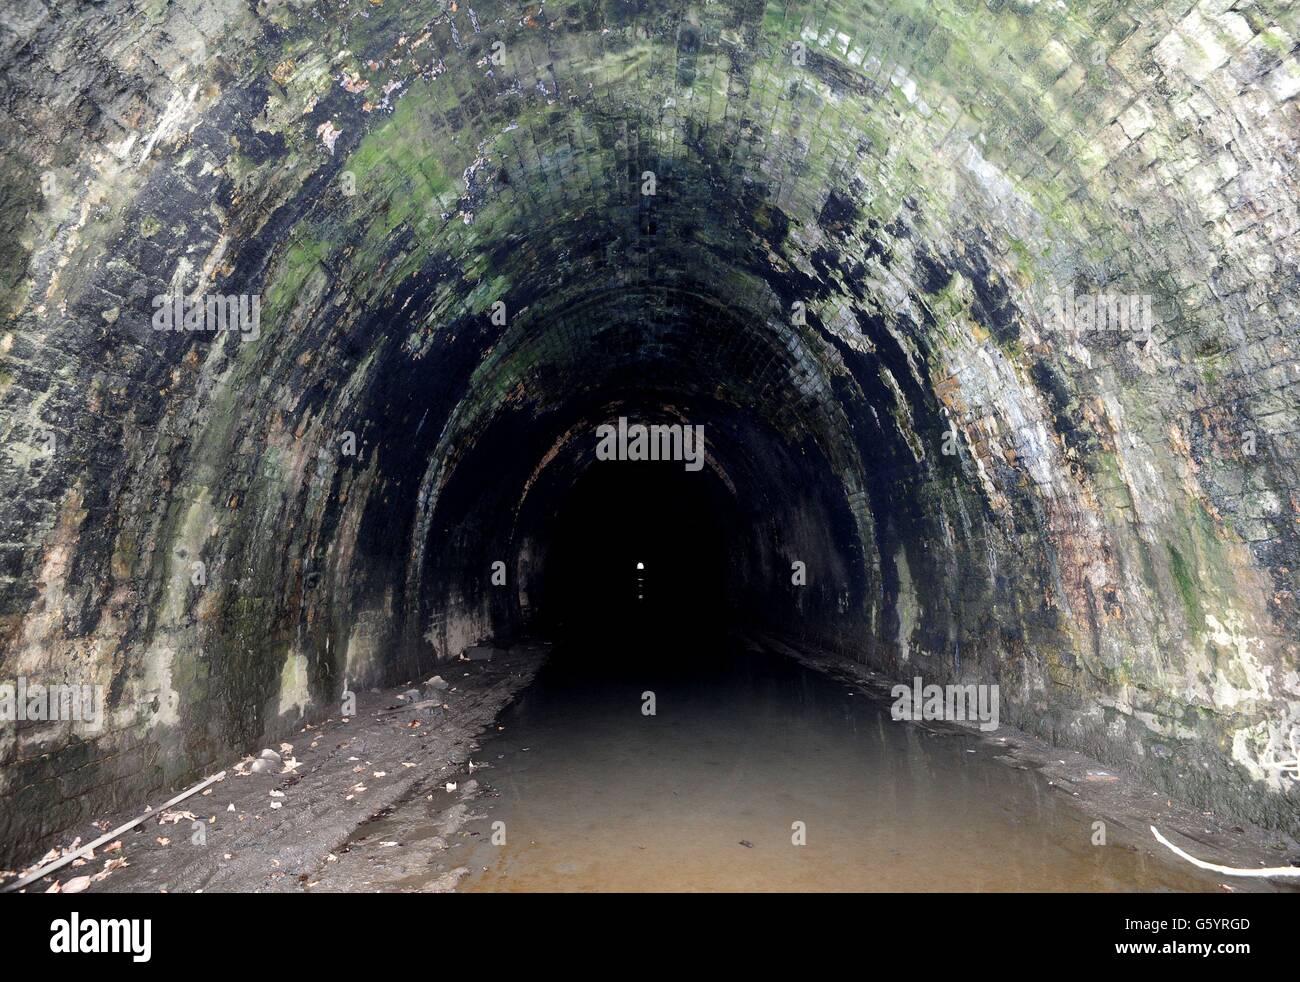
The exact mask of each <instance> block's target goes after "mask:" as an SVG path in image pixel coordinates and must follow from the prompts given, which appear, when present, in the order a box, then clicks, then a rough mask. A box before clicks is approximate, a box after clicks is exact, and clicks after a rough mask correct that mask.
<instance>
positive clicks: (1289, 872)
mask: <svg viewBox="0 0 1300 982" xmlns="http://www.w3.org/2000/svg"><path fill="white" fill-rule="evenodd" d="M1151 834H1152V835H1154V836H1155V837H1156V841H1157V842H1159V843H1160V844H1161V845H1164V846H1168V847H1169V849H1170V850H1171V851H1172V852H1173V853H1174V855H1176V856H1181V857H1182V858H1183V859H1185V860H1187V861H1188V862H1189V863H1191V864H1192V865H1193V866H1199V867H1200V868H1201V869H1208V870H1210V871H1212V872H1215V873H1223V874H1224V875H1225V876H1264V877H1268V876H1300V867H1296V866H1265V867H1262V868H1260V869H1242V868H1240V867H1237V866H1218V865H1216V864H1214V863H1207V862H1206V861H1205V860H1203V859H1197V858H1196V857H1195V856H1192V855H1190V854H1188V853H1185V852H1183V850H1181V849H1179V848H1178V847H1177V846H1176V845H1174V844H1173V843H1172V842H1170V841H1169V840H1168V839H1166V838H1165V837H1164V836H1163V835H1161V834H1160V832H1159V830H1157V829H1156V827H1155V826H1154V825H1152V826H1151Z"/></svg>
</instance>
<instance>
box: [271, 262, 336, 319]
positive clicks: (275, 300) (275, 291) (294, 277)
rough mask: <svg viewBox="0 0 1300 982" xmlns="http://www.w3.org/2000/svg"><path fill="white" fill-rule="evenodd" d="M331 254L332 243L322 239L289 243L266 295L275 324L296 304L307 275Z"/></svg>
mask: <svg viewBox="0 0 1300 982" xmlns="http://www.w3.org/2000/svg"><path fill="white" fill-rule="evenodd" d="M328 254H329V247H328V246H327V245H325V244H324V243H321V242H310V241H300V242H295V243H294V244H293V245H292V246H290V247H289V251H288V252H286V253H285V255H284V258H283V259H282V260H281V261H280V265H279V268H278V270H277V275H276V276H275V277H274V278H273V279H272V281H271V285H270V289H269V290H268V291H267V295H266V312H267V315H268V316H269V317H270V319H271V322H272V324H274V325H275V326H279V324H280V321H281V319H282V318H283V317H284V315H285V314H286V313H288V311H289V310H291V309H292V308H293V304H294V301H295V300H296V299H297V298H298V293H299V291H300V290H301V289H302V285H303V283H305V282H306V281H307V277H308V276H310V275H311V272H312V270H314V269H315V268H316V267H317V266H319V265H320V263H321V260H322V259H324V258H325V256H327V255H328Z"/></svg>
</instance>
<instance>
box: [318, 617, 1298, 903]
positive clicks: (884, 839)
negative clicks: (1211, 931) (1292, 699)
mask: <svg viewBox="0 0 1300 982" xmlns="http://www.w3.org/2000/svg"><path fill="white" fill-rule="evenodd" d="M650 698H653V700H654V703H653V714H651V713H650V712H649V707H650V704H649V702H648V700H649V699H650ZM1022 739H1023V740H1024V741H1025V743H1026V744H1027V746H1026V747H1025V748H1024V749H1025V751H1026V752H1025V753H1024V754H1023V755H1022V756H1020V757H1019V758H1013V757H1011V756H1009V755H1010V754H1012V753H1014V752H1015V751H1017V750H1018V749H1021V748H1020V747H1019V746H1018V744H1017V741H1018V740H1022ZM1034 742H1035V741H1033V740H1032V738H1028V737H1025V736H1024V735H1021V734H1017V735H1015V736H1011V737H1007V736H995V737H994V738H992V739H985V738H983V736H982V735H981V734H978V733H970V732H964V731H962V730H961V729H959V728H956V727H948V728H928V727H922V726H913V725H911V724H909V723H907V722H899V721H897V720H895V719H893V718H892V717H891V715H890V705H889V703H888V702H887V701H884V700H882V699H881V698H880V697H879V695H878V694H873V693H872V692H871V691H870V690H869V689H866V688H863V687H861V686H859V685H856V684H854V683H852V682H851V681H848V682H846V681H841V680H837V679H835V678H833V677H830V676H828V675H827V674H825V673H824V672H823V671H820V670H818V669H815V668H812V667H808V666H806V665H804V664H801V663H800V662H799V661H798V660H796V659H795V658H792V657H790V656H789V655H788V654H781V653H777V651H776V650H775V648H774V647H773V646H771V645H764V644H762V643H754V642H749V641H746V640H744V639H742V638H739V637H737V636H734V635H727V634H718V635H716V636H712V637H710V636H707V635H706V636H705V637H703V638H699V637H697V638H692V639H684V638H681V637H680V636H678V637H670V636H668V635H665V634H663V633H662V632H661V631H656V630H653V629H645V628H643V631H642V637H641V638H640V640H636V639H634V638H631V637H629V636H628V635H626V634H624V635H620V634H617V633H614V632H613V631H611V632H610V633H609V634H607V635H605V636H604V637H602V638H588V639H585V640H581V641H574V642H571V643H569V644H567V645H562V646H560V647H559V648H558V649H557V650H556V652H555V653H554V655H553V656H552V658H551V659H550V661H549V662H548V664H547V665H546V666H545V667H544V668H543V669H542V670H541V672H540V673H539V675H538V677H537V678H536V680H535V681H534V682H532V683H531V684H529V685H528V686H527V687H526V688H524V689H523V690H521V691H520V693H519V694H518V696H516V698H515V700H514V701H513V702H512V704H511V705H510V706H509V708H508V709H506V711H505V712H503V714H502V715H501V717H500V718H499V719H498V721H497V725H496V726H495V727H493V728H492V729H491V730H489V732H488V735H486V736H485V737H484V738H483V739H482V741H481V743H480V744H479V745H478V747H477V748H476V749H475V751H474V752H473V754H472V755H471V758H470V759H469V761H467V762H466V764H465V765H463V766H462V767H460V768H459V769H458V771H457V772H456V773H455V774H454V775H452V776H450V777H448V778H447V779H446V781H444V782H443V783H442V784H441V785H440V786H438V787H434V788H432V789H429V788H421V789H420V792H419V793H417V794H414V795H411V796H408V798H407V799H406V800H404V801H402V802H400V803H398V804H395V805H393V806H392V807H390V808H387V809H385V810H384V812H383V813H382V814H381V815H378V816H376V817H374V818H372V819H371V820H369V821H367V822H366V823H365V824H364V825H362V826H360V827H359V828H358V829H357V831H356V832H355V833H354V834H353V835H352V836H351V837H349V839H348V841H347V842H346V843H345V844H344V845H343V846H342V847H341V848H339V849H337V850H336V853H335V855H334V856H333V857H332V858H331V859H330V860H329V861H328V862H327V863H326V864H323V865H322V866H321V867H320V868H319V869H317V870H316V871H315V872H314V873H313V874H312V875H311V877H310V878H309V879H307V880H306V881H304V883H303V886H304V888H305V889H307V890H313V891H361V892H365V891H376V892H389V891H396V892H442V891H447V890H452V889H456V890H459V891H462V892H495V891H546V892H554V891H746V892H749V891H818V890H820V891H903V892H907V891H963V892H969V891H980V892H1008V891H1035V892H1038V891H1107V892H1111V891H1219V890H1222V889H1223V887H1222V882H1223V878H1222V877H1216V876H1215V875H1213V874H1211V873H1206V872H1203V871H1200V870H1196V869H1194V868H1192V867H1190V866H1188V865H1187V864H1185V863H1183V862H1182V861H1180V860H1178V859H1176V858H1175V857H1173V856H1171V855H1168V854H1165V855H1160V853H1161V852H1163V850H1162V849H1160V847H1159V846H1158V845H1156V843H1155V842H1154V841H1152V840H1151V839H1150V836H1149V835H1148V834H1146V829H1145V827H1144V826H1142V825H1141V824H1140V820H1141V819H1142V818H1143V817H1152V818H1155V817H1156V816H1158V820H1159V821H1161V822H1162V823H1164V824H1166V825H1167V827H1168V823H1169V822H1170V821H1171V820H1172V821H1173V822H1174V825H1173V828H1178V827H1179V825H1180V824H1183V823H1187V822H1189V821H1190V822H1193V823H1194V824H1195V825H1196V826H1198V828H1197V831H1196V834H1195V836H1194V838H1195V840H1196V842H1197V848H1198V849H1202V850H1204V849H1206V848H1208V849H1210V850H1211V851H1214V852H1220V851H1221V849H1222V847H1216V846H1214V845H1212V844H1211V843H1207V841H1206V837H1207V836H1210V837H1215V836H1216V833H1215V832H1214V831H1212V830H1211V829H1210V828H1207V827H1206V826H1207V825H1209V824H1216V823H1212V822H1209V821H1208V820H1207V819H1206V818H1205V817H1204V816H1200V817H1193V816H1192V815H1189V814H1177V815H1174V814H1171V813H1170V812H1169V811H1168V810H1167V809H1166V808H1164V807H1162V808H1159V809H1152V808H1151V806H1150V802H1149V800H1148V801H1145V802H1142V803H1141V804H1139V805H1138V807H1137V808H1136V809H1134V807H1133V803H1132V802H1131V801H1128V802H1125V801H1124V800H1123V795H1124V794H1126V793H1131V791H1132V789H1131V788H1128V787H1125V788H1124V791H1123V793H1121V792H1120V789H1119V787H1118V786H1119V785H1121V784H1124V785H1127V784H1128V782H1124V781H1123V780H1122V779H1121V778H1120V777H1118V776H1117V775H1115V774H1114V773H1113V772H1111V771H1107V770H1106V769H1104V768H1101V767H1100V766H1098V765H1096V763H1095V762H1091V766H1088V762H1086V761H1083V762H1081V763H1083V765H1084V766H1085V767H1086V772H1085V774H1084V775H1083V776H1082V782H1084V783H1087V782H1092V783H1093V787H1094V790H1097V789H1100V788H1105V789H1106V791H1105V792H1101V793H1097V794H1095V795H1090V796H1089V799H1088V801H1087V805H1086V807H1085V806H1084V805H1083V804H1081V803H1080V802H1079V801H1078V800H1077V796H1075V795H1074V793H1073V792H1072V791H1071V790H1070V788H1072V787H1073V786H1074V785H1073V784H1072V783H1071V782H1070V781H1069V780H1068V779H1066V778H1063V777H1060V775H1058V780H1053V779H1052V778H1050V777H1048V776H1046V775H1044V774H1043V773H1041V772H1040V770H1041V766H1042V764H1043V763H1045V762H1044V761H1036V760H1035V753H1036V752H1041V749H1039V750H1035V748H1033V747H1031V746H1028V745H1029V744H1033V743H1034ZM1052 763H1056V761H1055V759H1053V761H1052ZM1059 763H1060V764H1065V763H1066V762H1065V761H1059ZM1159 804H1160V805H1161V806H1164V805H1165V804H1166V803H1165V802H1163V801H1161V802H1160V803H1159ZM1102 820H1104V821H1105V822H1106V823H1108V830H1109V835H1110V841H1109V844H1108V845H1109V847H1107V848H1098V846H1097V844H1096V842H1095V841H1094V840H1095V836H1096V829H1095V827H1094V822H1097V821H1102ZM1226 831H1227V830H1226V829H1221V830H1219V831H1218V832H1217V837H1218V838H1220V840H1221V842H1222V844H1223V847H1227V851H1228V852H1232V851H1234V847H1235V851H1237V852H1238V853H1239V854H1238V856H1237V859H1242V858H1244V857H1252V856H1258V855H1260V854H1268V853H1269V852H1272V854H1273V857H1274V858H1276V848H1277V843H1276V841H1275V840H1270V839H1269V838H1268V837H1267V836H1261V835H1260V834H1259V831H1258V830H1255V832H1254V834H1253V835H1247V834H1246V833H1245V831H1244V830H1242V829H1240V828H1238V829H1237V830H1236V834H1235V835H1233V834H1224V833H1226ZM800 833H802V834H800ZM796 843H798V844H796ZM1264 843H1268V845H1267V846H1265V845H1264ZM1269 846H1272V849H1271V850H1270V849H1269V848H1268V847H1269ZM1251 888H1252V887H1250V886H1248V887H1247V889H1251ZM1253 888H1255V889H1265V890H1268V889H1271V888H1270V887H1269V886H1268V885H1267V884H1263V885H1258V884H1256V885H1255V886H1254V887H1253Z"/></svg>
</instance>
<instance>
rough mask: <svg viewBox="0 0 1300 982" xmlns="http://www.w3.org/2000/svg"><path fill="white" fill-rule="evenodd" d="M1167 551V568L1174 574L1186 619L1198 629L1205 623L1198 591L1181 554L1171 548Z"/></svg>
mask: <svg viewBox="0 0 1300 982" xmlns="http://www.w3.org/2000/svg"><path fill="white" fill-rule="evenodd" d="M1167 548H1168V549H1169V568H1170V570H1171V571H1172V572H1173V574H1174V582H1175V583H1177V584H1178V595H1179V596H1180V597H1182V600H1183V606H1184V607H1185V608H1186V609H1187V618H1188V621H1189V623H1191V624H1192V626H1193V627H1197V628H1199V627H1200V626H1201V625H1202V624H1204V623H1205V614H1204V611H1203V610H1202V609H1201V599H1200V589H1199V586H1198V584H1197V583H1196V580H1195V578H1194V576H1193V574H1192V571H1191V569H1190V568H1189V567H1188V565H1187V561H1186V560H1185V559H1183V554H1182V553H1181V552H1179V551H1178V550H1177V549H1176V548H1174V547H1173V546H1168V547H1167Z"/></svg>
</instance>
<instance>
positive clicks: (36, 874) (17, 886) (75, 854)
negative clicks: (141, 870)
mask: <svg viewBox="0 0 1300 982" xmlns="http://www.w3.org/2000/svg"><path fill="white" fill-rule="evenodd" d="M225 776H226V772H225V771H222V772H221V773H219V774H213V775H212V776H211V777H209V778H205V779H204V780H202V781H200V782H199V783H198V784H196V785H194V787H192V788H190V789H189V790H188V791H182V792H181V793H180V794H178V795H177V796H176V797H175V798H173V799H172V800H171V801H168V802H166V803H164V804H163V805H161V806H160V807H159V808H158V809H157V810H156V811H147V812H145V813H144V814H143V815H141V816H140V817H139V818H134V819H132V820H131V821H129V822H127V823H126V824H125V825H119V826H118V827H117V828H115V829H114V830H113V831H112V832H108V833H105V834H104V835H101V836H100V837H99V838H98V839H96V840H95V841H94V842H87V843H86V844H85V845H84V846H82V847H81V848H80V849H74V850H73V851H72V852H70V853H68V854H67V855H64V856H60V857H59V858H58V859H53V860H51V861H50V862H48V863H46V864H45V865H44V866H40V867H37V868H36V869H35V870H33V871H32V872H30V873H28V874H27V875H26V876H24V877H23V878H22V879H20V880H15V881H14V882H13V883H10V884H7V885H6V886H4V887H3V888H0V893H9V892H11V891H13V890H21V889H22V888H23V887H25V886H27V884H29V883H35V882H36V881H37V880H39V879H40V878H41V877H43V876H47V875H49V874H50V873H53V872H54V871H55V870H56V869H60V868H62V867H64V866H66V865H68V863H70V862H72V861H73V860H74V859H77V858H79V857H81V856H84V855H85V854H86V853H88V852H92V851H93V850H95V849H96V848H98V847H99V846H101V845H103V844H104V843H105V842H107V841H108V840H109V839H112V838H114V837H116V836H119V835H121V834H122V833H123V832H129V831H131V829H133V828H135V827H136V826H137V825H139V824H140V823H141V822H143V821H144V820H145V819H146V818H152V817H154V816H156V815H161V814H162V813H163V812H165V811H166V810H167V809H168V808H170V807H171V806H172V805H175V804H179V803H180V802H182V801H184V800H185V799H186V798H188V797H189V796H190V795H192V794H197V793H198V792H199V791H202V790H203V789H204V788H206V787H207V786H208V785H209V784H215V783H216V782H217V781H220V780H223V779H224V778H225Z"/></svg>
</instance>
